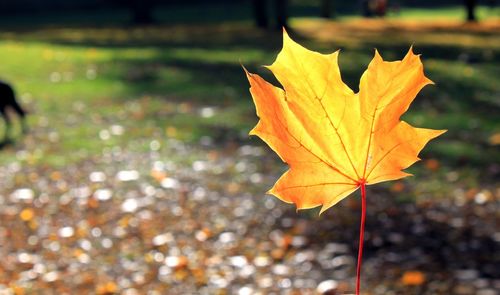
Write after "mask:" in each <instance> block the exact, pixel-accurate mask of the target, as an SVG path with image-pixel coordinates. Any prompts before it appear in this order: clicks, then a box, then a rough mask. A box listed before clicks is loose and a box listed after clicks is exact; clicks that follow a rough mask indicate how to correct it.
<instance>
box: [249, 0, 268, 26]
mask: <svg viewBox="0 0 500 295" xmlns="http://www.w3.org/2000/svg"><path fill="white" fill-rule="evenodd" d="M252 2H253V3H252V4H253V15H254V19H255V25H256V26H257V27H258V28H263V29H265V28H267V27H268V26H269V21H268V19H267V3H266V0H253V1H252Z"/></svg>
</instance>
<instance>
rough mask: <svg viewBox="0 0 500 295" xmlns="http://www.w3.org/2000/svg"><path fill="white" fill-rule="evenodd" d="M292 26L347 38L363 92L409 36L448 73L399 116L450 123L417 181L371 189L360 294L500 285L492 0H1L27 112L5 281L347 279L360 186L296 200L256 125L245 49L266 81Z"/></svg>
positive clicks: (428, 65) (351, 72)
mask: <svg viewBox="0 0 500 295" xmlns="http://www.w3.org/2000/svg"><path fill="white" fill-rule="evenodd" d="M283 26H285V27H287V28H288V31H289V33H290V35H291V36H292V38H294V39H295V40H297V41H298V42H299V43H301V44H303V45H305V46H306V47H308V48H309V49H312V50H315V51H319V52H322V53H330V52H333V51H335V50H337V49H342V51H341V53H340V68H341V71H342V75H343V79H344V80H345V82H346V83H347V84H348V85H349V86H350V87H351V88H352V89H354V90H356V91H357V89H358V81H359V77H360V76H361V74H362V73H363V71H364V70H365V69H366V66H367V65H368V63H369V61H370V60H371V58H372V56H373V53H374V48H377V49H378V50H379V51H380V53H381V55H382V56H383V57H384V59H386V60H396V59H401V58H402V57H403V56H404V55H405V54H406V52H407V51H408V48H409V47H410V46H411V45H413V47H414V51H415V52H416V53H420V54H422V58H423V63H424V67H425V71H426V74H427V76H428V77H430V79H432V80H433V81H435V82H436V85H435V86H427V87H426V88H424V89H423V91H422V92H421V93H420V94H419V95H418V97H417V99H416V101H415V102H414V103H413V105H412V107H411V108H410V110H409V112H408V113H407V114H405V115H404V117H403V119H404V120H406V121H408V122H410V123H413V124H415V125H417V126H422V127H428V128H436V129H448V132H447V133H446V134H444V135H443V136H441V137H440V138H438V139H436V140H435V141H432V142H431V143H430V144H429V145H428V146H427V147H426V148H425V150H424V151H423V152H422V154H421V158H422V159H423V161H421V162H419V163H417V164H415V165H414V167H412V168H411V169H409V171H410V172H411V173H413V174H414V175H415V176H414V177H411V178H407V179H404V180H402V181H396V182H390V183H385V184H380V185H377V186H370V187H369V188H368V192H367V194H368V215H367V225H366V226H367V228H366V234H365V238H366V240H365V255H364V265H363V277H362V289H363V290H364V291H363V294H433V295H434V294H463V295H467V294H479V295H496V294H499V292H498V290H499V289H500V279H499V278H500V269H499V267H498V266H499V265H500V257H499V255H500V251H499V250H500V247H499V242H500V229H499V224H500V218H499V217H500V216H499V214H500V213H499V212H500V211H499V210H498V209H499V200H500V186H499V179H500V153H499V145H500V120H499V114H500V83H499V81H498V78H499V77H500V70H499V61H500V56H499V53H500V33H499V32H500V9H499V8H498V6H497V3H496V1H493V0H492V1H486V0H485V1H481V0H477V1H473V0H471V1H459V0H432V1H431V0H429V1H427V0H419V1H417V0H399V1H393V0H388V1H382V0H373V1H372V0H363V1H358V0H353V1H340V0H330V1H329V0H324V1H320V0H317V1H313V0H311V1H305V0H302V1H301V0H295V1H292V0H289V1H286V0H269V1H265V0H254V1H250V0H247V1H244V0H241V1H229V0H226V1H224V0H218V1H215V0H214V1H201V0H199V1H195V0H192V1H180V0H179V1H174V0H172V1H160V0H156V1H155V0H142V1H138V0H137V1H135V0H129V1H118V0H114V1H113V0H109V1H105V0H73V1H63V0H45V1H38V0H17V1H2V2H0V79H2V80H3V81H7V82H9V83H10V84H11V85H12V86H13V87H14V89H15V91H16V93H17V97H18V101H19V102H20V104H21V105H22V106H23V107H24V108H25V109H26V110H27V112H28V120H27V123H28V124H27V125H28V127H29V132H28V133H27V134H25V135H22V134H21V132H20V129H21V128H20V124H19V121H18V120H17V118H15V116H12V117H13V118H14V123H13V130H12V137H11V138H10V139H9V140H4V141H3V143H2V144H1V147H2V149H1V150H0V245H1V246H0V257H1V259H0V294H129V295H130V294H151V295H153V294H154V295H156V294H241V295H245V294H322V293H325V294H346V293H353V291H354V278H355V263H356V254H357V245H358V227H359V216H360V203H359V193H355V194H353V195H352V196H350V197H349V198H347V199H346V200H344V201H343V202H341V204H339V205H338V206H335V207H333V208H331V209H330V210H328V211H327V212H326V213H325V214H323V215H322V216H321V217H319V216H318V210H307V211H301V212H298V213H297V212H295V208H294V207H293V206H291V205H288V204H284V203H282V202H280V201H278V200H277V199H275V198H274V197H272V196H268V195H265V192H266V191H267V190H268V189H269V188H270V187H271V186H272V185H273V184H274V182H275V181H276V179H277V178H278V177H279V176H280V175H281V173H283V172H284V171H285V170H286V165H285V164H284V163H282V162H280V160H279V159H278V157H277V156H276V155H275V154H274V153H273V152H272V151H271V150H270V149H269V148H268V147H266V146H265V145H264V144H263V143H262V142H261V141H260V140H259V139H258V138H250V137H249V136H248V135H247V134H248V131H249V130H250V129H251V128H252V127H253V126H254V125H255V123H256V122H257V117H256V115H255V110H254V106H253V103H252V99H251V96H250V94H249V92H248V82H247V81H246V78H245V75H244V73H243V71H242V68H241V65H240V64H243V65H245V67H247V68H248V69H249V70H250V71H252V72H257V73H259V74H260V75H263V76H264V77H265V78H266V79H271V80H272V77H271V75H270V74H269V73H268V72H267V71H266V70H265V69H264V68H263V67H261V65H265V64H271V63H272V62H273V61H274V59H275V57H276V54H277V53H278V52H279V50H280V49H281V43H282V36H281V34H282V33H281V27H283ZM273 81H274V80H273ZM0 99H4V98H3V97H2V98H0ZM4 126H5V124H4V122H3V120H2V121H0V130H1V131H0V136H2V135H3V133H2V132H3V129H4Z"/></svg>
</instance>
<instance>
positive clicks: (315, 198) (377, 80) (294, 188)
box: [245, 31, 445, 212]
mask: <svg viewBox="0 0 500 295" xmlns="http://www.w3.org/2000/svg"><path fill="white" fill-rule="evenodd" d="M283 35H284V37H283V49H282V50H281V52H280V53H279V54H278V57H277V59H276V61H275V62H274V63H273V64H272V65H271V66H268V67H267V68H268V69H270V70H271V71H272V73H273V74H274V75H275V77H276V78H277V79H278V81H279V82H280V83H281V85H282V86H283V89H281V88H279V87H275V86H273V85H272V84H270V83H268V82H266V81H265V80H264V79H262V78H261V77H260V76H258V75H256V74H251V73H249V72H248V71H246V70H245V71H246V74H247V77H248V80H249V82H250V85H251V87H250V92H251V94H252V97H253V100H254V103H255V106H256V110H257V115H258V116H259V118H260V120H259V122H258V123H257V125H256V126H255V128H253V129H252V130H251V131H250V134H251V135H257V136H259V137H260V138H261V139H262V140H264V141H265V142H266V143H267V144H268V145H269V146H270V147H271V148H272V149H273V150H274V151H275V152H276V153H277V154H278V155H279V156H280V157H281V159H282V160H283V161H285V162H286V163H287V164H288V165H289V168H290V169H289V170H288V171H287V172H285V173H284V174H283V175H282V176H281V178H280V179H279V180H278V181H277V182H276V184H275V185H274V187H273V188H272V189H271V190H270V191H269V193H270V194H272V195H274V196H276V197H278V198H279V199H281V200H283V201H285V202H288V203H295V204H296V206H297V209H307V208H313V207H317V206H322V208H321V212H324V211H325V210H326V209H328V208H330V207H331V206H333V205H335V204H336V203H338V202H339V201H340V200H342V199H344V198H345V197H347V196H348V195H349V194H351V193H352V192H354V191H355V190H356V189H358V188H359V187H361V188H362V189H363V192H364V188H365V185H370V184H375V183H378V182H382V181H389V180H395V179H399V178H403V177H406V176H408V175H409V174H408V173H406V172H404V171H403V169H405V168H407V167H409V166H410V165H412V164H413V163H415V162H416V161H418V160H419V158H418V153H419V152H420V150H422V148H423V147H424V146H425V145H426V144H427V142H429V140H431V139H433V138H435V137H437V136H439V135H440V134H442V133H444V132H445V130H432V129H423V128H416V127H413V126H411V125H409V124H408V123H406V122H404V121H400V116H401V115H402V114H403V113H404V112H406V110H407V109H408V107H409V105H410V103H411V102H412V101H413V99H414V98H415V96H416V95H417V94H418V92H419V91H420V90H421V89H422V88H423V87H424V86H425V85H427V84H431V83H432V81H431V80H429V79H428V78H427V77H425V75H424V72H423V65H422V62H421V61H420V57H419V56H418V55H415V54H414V53H413V51H412V49H411V48H410V50H409V51H408V53H407V54H406V56H405V57H404V58H403V60H400V61H393V62H387V61H384V60H383V59H382V57H381V56H380V55H379V53H378V51H375V56H374V57H373V59H372V61H371V62H370V64H369V65H368V69H367V70H366V71H365V72H364V74H363V75H362V77H361V81H360V85H359V92H358V93H354V92H353V91H352V90H351V89H350V88H349V87H348V86H347V85H346V84H345V83H344V82H343V81H342V79H341V75H340V70H339V67H338V62H337V60H338V53H339V52H338V51H336V52H334V53H332V54H327V55H323V54H320V53H317V52H314V51H310V50H308V49H306V48H304V47H302V46H300V45H299V44H297V43H295V42H294V41H293V40H292V39H290V37H289V36H288V34H287V33H286V32H285V31H284V34H283Z"/></svg>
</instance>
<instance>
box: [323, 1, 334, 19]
mask: <svg viewBox="0 0 500 295" xmlns="http://www.w3.org/2000/svg"><path fill="white" fill-rule="evenodd" d="M332 2H333V0H322V1H321V17H324V18H331V17H332V8H333V7H332V6H333V3H332Z"/></svg>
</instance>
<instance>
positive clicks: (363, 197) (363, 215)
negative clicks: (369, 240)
mask: <svg viewBox="0 0 500 295" xmlns="http://www.w3.org/2000/svg"><path fill="white" fill-rule="evenodd" d="M365 185H366V182H365V181H362V182H360V186H361V224H360V225H359V246H358V266H357V268H356V295H359V289H360V285H361V263H362V261H363V241H364V237H365V218H366V188H365Z"/></svg>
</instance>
